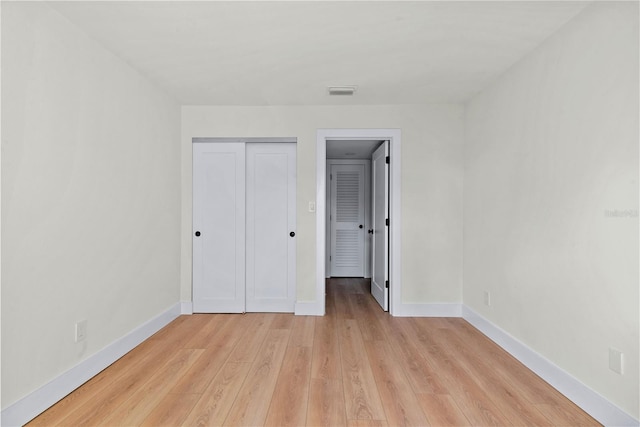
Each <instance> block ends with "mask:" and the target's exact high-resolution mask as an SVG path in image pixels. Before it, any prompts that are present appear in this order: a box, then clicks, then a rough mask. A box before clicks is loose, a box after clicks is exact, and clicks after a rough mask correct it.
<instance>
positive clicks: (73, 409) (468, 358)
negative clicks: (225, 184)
mask: <svg viewBox="0 0 640 427" xmlns="http://www.w3.org/2000/svg"><path fill="white" fill-rule="evenodd" d="M28 425H29V426H33V427H35V426H56V425H65V426H97V425H106V426H181V425H184V426H205V425H216V426H222V425H229V426H259V425H268V426H287V425H288V426H303V425H308V426H353V427H356V426H404V425H407V426H408V425H413V426H428V425H434V426H450V425H473V426H485V425H500V426H510V425H556V426H561V425H562V426H578V425H599V424H598V423H597V422H596V421H595V420H594V419H593V418H591V417H589V416H588V415H587V414H586V413H585V412H583V411H582V410H580V409H579V408H578V407H577V406H575V405H574V404H573V403H571V402H570V401H569V400H567V399H566V398H565V397H564V396H562V395H561V394H560V393H559V392H557V391H556V390H555V389H553V388H552V387H551V386H549V385H548V384H546V383H545V382H544V381H542V380H541V379H540V378H539V377H537V376H536V375H535V374H534V373H532V372H531V371H529V370H528V369H527V368H525V367H524V366H523V365H522V364H520V363H519V362H518V361H516V360H515V359H514V358H512V357H511V356H510V355H509V354H507V353H506V352H505V351H503V350H502V349H500V348H499V347H498V346H496V345H495V344H494V343H493V342H491V341H490V340H489V339H487V338H486V337H484V335H482V334H481V333H480V332H478V331H477V330H476V329H474V328H473V327H472V326H471V325H470V324H468V323H467V322H466V321H464V320H462V319H457V318H394V317H390V316H389V315H388V314H387V313H384V312H382V311H381V310H380V308H379V307H378V306H377V305H376V302H375V301H374V300H373V298H372V297H371V295H370V294H369V289H368V282H367V281H363V280H362V279H359V280H358V279H332V280H331V281H329V283H328V285H327V315H326V316H324V317H303V316H300V317H295V316H293V315H291V314H261V313H252V314H245V315H232V314H212V315H205V314H196V315H192V316H181V317H179V318H178V319H176V320H175V321H174V322H172V323H171V324H169V325H168V326H167V327H165V328H164V329H162V330H161V331H159V332H158V333H157V334H155V335H154V336H152V337H151V338H149V339H148V340H147V341H145V342H144V343H142V344H141V345H140V346H138V347H137V348H135V349H134V350H132V351H131V352H129V353H128V354H127V355H125V356H124V357H123V358H121V359H120V360H118V361H117V362H115V363H114V364H113V365H111V366H110V367H108V368H107V369H105V370H104V371H102V372H101V373H100V374H98V375H97V376H95V377H94V378H93V379H91V380H89V381H88V382H87V383H85V384H84V385H82V386H81V387H80V388H78V389H77V390H76V391H74V392H73V393H71V394H69V395H68V396H67V397H65V398H64V399H62V400H61V401H60V402H58V403H57V404H56V405H54V406H53V407H51V408H50V409H49V410H47V411H46V412H44V413H43V414H41V415H40V416H39V417H37V418H36V419H34V420H33V421H32V422H31V423H29V424H28Z"/></svg>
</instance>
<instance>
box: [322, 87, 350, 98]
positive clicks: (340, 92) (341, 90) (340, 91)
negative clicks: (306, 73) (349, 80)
mask: <svg viewBox="0 0 640 427" xmlns="http://www.w3.org/2000/svg"><path fill="white" fill-rule="evenodd" d="M327 89H328V90H329V95H331V96H353V94H354V93H356V86H329V87H328V88H327Z"/></svg>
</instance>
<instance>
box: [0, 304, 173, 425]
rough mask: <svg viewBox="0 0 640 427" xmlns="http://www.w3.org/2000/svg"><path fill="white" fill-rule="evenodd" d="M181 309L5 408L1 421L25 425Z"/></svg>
mask: <svg viewBox="0 0 640 427" xmlns="http://www.w3.org/2000/svg"><path fill="white" fill-rule="evenodd" d="M180 313H181V307H180V303H177V304H175V305H173V306H172V307H170V308H169V309H168V310H166V311H165V312H163V313H160V314H159V315H157V316H156V317H154V318H153V319H150V320H148V321H147V322H145V323H143V324H142V325H140V326H138V327H137V328H136V329H134V330H133V331H131V332H129V333H128V334H127V335H125V336H123V337H122V338H120V339H118V340H116V341H114V342H113V343H111V344H109V345H108V346H107V347H105V348H103V349H102V350H100V351H99V352H97V353H95V354H94V355H92V356H89V357H88V358H87V359H85V360H83V361H82V362H80V363H78V364H77V365H76V366H74V367H73V368H71V369H69V370H68V371H66V372H64V373H62V374H61V375H59V376H58V377H56V378H54V379H53V380H51V381H50V382H49V383H47V384H45V385H43V386H42V387H40V388H39V389H37V390H35V391H33V392H31V393H30V394H28V395H27V396H25V397H23V398H22V399H20V400H18V401H17V402H15V403H13V404H12V405H9V406H8V407H6V408H5V409H3V410H2V414H1V416H0V417H1V420H2V421H1V422H0V425H2V426H4V427H13V426H22V425H24V424H26V423H27V422H29V421H31V420H32V419H33V418H35V417H36V416H38V415H39V414H41V413H42V412H43V411H45V410H46V409H48V408H49V407H51V406H52V405H53V404H54V403H56V402H57V401H59V400H60V399H62V398H63V397H65V396H66V395H67V394H69V393H71V392H72V391H73V390H75V389H76V388H78V387H80V386H81V385H82V384H84V383H85V382H87V381H88V380H89V379H91V378H92V377H93V376H95V375H97V374H98V373H99V372H100V371H102V370H103V369H104V368H106V367H107V366H109V365H111V364H112V363H113V362H115V361H116V360H118V359H119V358H121V357H122V356H124V355H125V354H126V353H128V352H129V351H131V350H132V349H133V348H135V347H136V346H137V345H139V344H140V343H141V342H143V341H144V340H146V339H147V338H149V337H150V336H151V335H153V334H154V333H156V332H157V331H159V330H160V329H162V328H163V327H164V326H166V325H167V324H168V323H169V322H171V321H172V320H174V319H175V318H176V317H178V316H179V315H180Z"/></svg>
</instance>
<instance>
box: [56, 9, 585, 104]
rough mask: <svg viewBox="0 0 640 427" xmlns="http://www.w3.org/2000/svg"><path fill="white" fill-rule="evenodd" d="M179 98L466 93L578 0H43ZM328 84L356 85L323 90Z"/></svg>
mask: <svg viewBox="0 0 640 427" xmlns="http://www.w3.org/2000/svg"><path fill="white" fill-rule="evenodd" d="M49 4H51V5H52V6H53V7H54V8H55V9H57V10H58V11H59V12H60V13H62V14H63V15H65V16H66V17H67V18H68V19H69V20H71V21H72V22H74V23H75V24H76V25H78V26H79V27H80V28H81V29H82V30H83V31H84V32H86V33H88V34H89V35H91V36H92V37H94V38H95V39H96V40H97V41H98V42H99V43H101V44H102V45H103V46H105V47H106V48H107V49H109V50H111V51H112V52H114V53H115V54H116V55H117V56H119V57H120V58H122V59H123V60H125V61H126V62H128V63H129V64H130V65H131V66H133V67H134V68H136V69H137V70H139V71H140V72H141V73H142V74H144V75H146V76H147V77H148V78H149V79H150V80H151V81H153V82H155V83H156V84H157V85H159V86H160V87H162V88H164V89H165V90H166V91H167V92H168V93H170V94H171V95H172V96H173V97H175V98H176V100H177V101H178V102H180V103H181V104H183V105H323V104H404V103H408V104H413V103H420V104H422V103H458V102H465V101H466V100H468V99H470V98H471V97H472V96H474V95H475V94H476V93H478V92H479V91H481V90H482V89H483V88H485V87H486V86H487V85H488V84H490V83H491V82H492V81H493V80H494V79H495V78H497V77H498V76H499V75H500V74H502V73H503V72H504V71H505V70H507V69H508V68H509V67H510V66H511V65H513V64H514V63H515V62H517V61H518V60H519V59H521V58H522V57H523V56H525V55H527V53H529V52H530V51H531V50H533V49H534V48H535V47H536V46H538V45H539V44H540V43H541V42H542V41H544V40H545V39H546V38H547V37H549V36H550V35H551V34H552V33H554V32H555V31H556V30H558V28H560V27H561V26H562V25H563V24H565V23H566V22H567V21H568V20H570V19H571V18H572V17H574V16H575V15H576V14H577V13H579V12H580V10H581V9H582V8H583V7H584V6H585V5H586V3H585V2H574V1H550V2H546V1H531V2H529V1H501V2H485V1H470V2H466V1H417V2H404V1H356V2H347V1H319V2H304V1H301V2H296V1H294V2H291V1H285V2H272V1H258V2H245V1H195V2H190V1H160V2H155V1H106V2H95V1H71V2H49ZM330 85H356V86H357V87H358V90H357V93H356V95H355V96H354V97H345V96H341V97H330V96H328V94H327V90H326V87H327V86H330Z"/></svg>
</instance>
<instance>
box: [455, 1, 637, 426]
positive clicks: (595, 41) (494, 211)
mask: <svg viewBox="0 0 640 427" xmlns="http://www.w3.org/2000/svg"><path fill="white" fill-rule="evenodd" d="M638 75H639V74H638V4H637V3H631V2H628V3H617V2H600V3H595V4H593V5H591V6H589V7H588V8H586V9H585V10H584V11H583V12H582V13H581V14H579V15H578V16H577V17H576V18H574V19H573V20H572V21H570V22H569V23H568V24H567V25H566V26H565V27H563V28H562V29H561V30H560V31H559V32H557V33H556V34H555V35H554V36H552V37H551V38H550V39H548V40H547V41H546V42H545V43H544V44H543V45H541V46H540V47H539V48H538V49H537V50H536V51H534V52H533V53H532V54H531V55H529V56H528V57H526V58H525V59H523V60H522V61H521V62H519V63H518V64H516V65H515V66H514V67H513V68H512V69H511V70H510V71H508V72H507V73H506V74H505V75H503V76H502V77H501V78H500V79H499V80H498V81H497V82H496V83H495V84H494V85H492V86H491V87H489V88H488V89H486V90H485V91H484V92H482V93H481V94H480V95H478V96H476V97H475V98H474V99H473V100H472V101H471V102H470V103H469V104H468V106H467V112H466V121H465V124H466V127H465V132H466V137H465V138H466V139H465V163H464V168H465V172H464V291H463V294H464V304H466V305H467V306H469V307H471V308H472V309H473V310H476V311H477V312H478V313H480V314H482V315H483V316H485V317H486V318H487V319H489V320H491V321H492V322H494V323H495V324H496V325H498V326H499V327H501V328H503V329H504V330H505V331H507V332H508V333H509V334H511V335H513V336H514V337H515V338H517V339H518V340H520V341H522V342H524V343H525V344H526V345H527V346H529V347H530V348H532V349H533V350H535V351H537V352H539V353H540V354H541V355H542V356H544V357H545V358H547V359H549V360H550V361H552V362H553V363H555V364H556V365H558V366H559V367H561V368H562V369H564V370H565V371H566V372H568V373H569V374H571V375H572V376H574V377H575V378H577V379H578V380H580V381H581V382H583V383H584V384H585V385H587V386H589V387H590V388H591V389H593V390H595V391H596V392H598V393H600V394H601V395H602V396H604V397H605V398H607V399H608V400H610V401H611V402H613V403H614V404H616V405H618V406H619V407H620V408H621V409H623V410H624V411H626V412H627V413H628V414H630V415H631V416H633V417H635V418H636V419H637V418H638V415H639V412H638V400H639V396H638V360H639V354H638V337H639V330H638V328H639V326H638V325H639V320H640V319H639V314H638V303H639V300H638V113H639V111H638V89H639V88H638ZM484 291H489V292H490V293H491V303H490V305H489V306H488V305H485V302H484ZM609 348H615V349H618V350H620V351H622V352H623V353H624V360H625V366H624V374H623V375H619V374H617V373H615V372H613V371H612V370H610V369H609V359H608V358H609Z"/></svg>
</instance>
